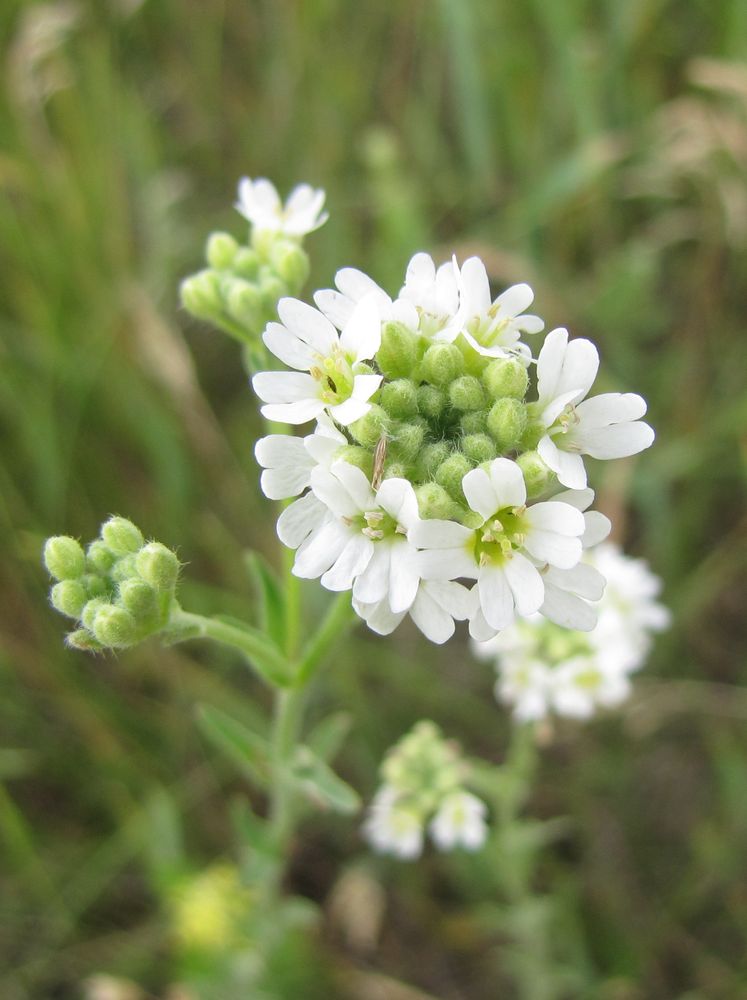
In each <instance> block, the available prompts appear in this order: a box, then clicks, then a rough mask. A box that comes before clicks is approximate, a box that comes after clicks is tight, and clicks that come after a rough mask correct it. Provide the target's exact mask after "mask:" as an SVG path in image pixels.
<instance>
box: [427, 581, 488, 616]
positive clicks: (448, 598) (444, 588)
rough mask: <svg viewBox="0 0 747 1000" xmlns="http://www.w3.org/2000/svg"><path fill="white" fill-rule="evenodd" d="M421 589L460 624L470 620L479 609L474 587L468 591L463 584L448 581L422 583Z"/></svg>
mask: <svg viewBox="0 0 747 1000" xmlns="http://www.w3.org/2000/svg"><path fill="white" fill-rule="evenodd" d="M420 589H421V590H423V591H425V592H426V593H427V594H428V596H429V597H432V598H433V600H434V601H435V602H436V603H437V604H439V605H440V606H441V607H442V608H443V609H444V610H445V611H448V612H449V614H450V615H451V616H452V617H453V618H456V620H457V621H460V622H461V621H464V620H465V619H467V618H469V617H470V615H472V614H474V613H475V610H476V609H477V608H478V607H479V600H478V596H477V593H476V591H475V589H474V587H473V588H472V589H471V590H467V588H466V587H463V586H462V584H461V583H454V582H453V581H447V580H427V581H425V582H423V583H421V585H420Z"/></svg>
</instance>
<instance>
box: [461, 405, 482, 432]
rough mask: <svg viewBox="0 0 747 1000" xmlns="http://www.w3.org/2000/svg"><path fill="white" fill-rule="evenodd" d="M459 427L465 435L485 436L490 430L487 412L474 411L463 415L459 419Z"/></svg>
mask: <svg viewBox="0 0 747 1000" xmlns="http://www.w3.org/2000/svg"><path fill="white" fill-rule="evenodd" d="M459 426H460V427H461V429H462V432H463V433H464V434H484V433H485V431H486V430H487V429H488V414H487V411H486V410H473V412H472V413H463V414H462V415H461V417H460V418H459Z"/></svg>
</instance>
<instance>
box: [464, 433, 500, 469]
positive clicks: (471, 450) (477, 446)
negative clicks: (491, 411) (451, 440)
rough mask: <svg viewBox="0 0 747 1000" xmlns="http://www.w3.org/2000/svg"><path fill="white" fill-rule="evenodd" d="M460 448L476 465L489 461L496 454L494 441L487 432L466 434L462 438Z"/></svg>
mask: <svg viewBox="0 0 747 1000" xmlns="http://www.w3.org/2000/svg"><path fill="white" fill-rule="evenodd" d="M461 448H462V451H463V452H464V454H465V455H466V456H467V458H469V459H471V460H472V461H473V462H474V463H475V464H476V465H479V464H480V463H481V462H489V461H490V460H491V459H493V458H496V456H497V454H498V453H497V451H496V447H495V442H494V441H493V439H492V438H491V437H490V436H489V435H488V434H467V435H466V437H463V438H462V443H461Z"/></svg>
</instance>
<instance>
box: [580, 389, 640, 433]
mask: <svg viewBox="0 0 747 1000" xmlns="http://www.w3.org/2000/svg"><path fill="white" fill-rule="evenodd" d="M645 412H646V400H645V399H643V398H642V397H641V396H637V395H636V394H635V393H634V392H625V393H623V392H603V393H601V394H600V395H599V396H592V397H591V399H585V400H584V401H583V402H582V403H579V404H578V406H577V407H576V413H577V415H578V418H579V420H580V421H581V423H582V424H583V425H584V427H585V428H586V427H588V428H592V427H608V426H609V425H610V424H622V423H627V422H629V421H631V420H638V419H640V417H642V416H643V414H644V413H645Z"/></svg>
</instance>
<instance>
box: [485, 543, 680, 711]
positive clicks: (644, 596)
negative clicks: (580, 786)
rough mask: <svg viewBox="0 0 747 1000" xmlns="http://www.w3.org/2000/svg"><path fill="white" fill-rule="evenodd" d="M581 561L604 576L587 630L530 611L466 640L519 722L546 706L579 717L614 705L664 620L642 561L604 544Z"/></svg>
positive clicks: (656, 584) (657, 585) (653, 580)
mask: <svg viewBox="0 0 747 1000" xmlns="http://www.w3.org/2000/svg"><path fill="white" fill-rule="evenodd" d="M583 565H584V566H588V567H589V568H593V569H594V570H596V571H597V572H599V573H601V574H602V575H603V576H604V578H605V579H606V581H607V585H606V587H605V591H604V595H603V597H602V599H601V600H600V601H598V602H596V610H597V613H598V622H597V624H596V626H595V628H593V629H592V630H591V631H590V632H573V631H569V630H567V629H562V628H558V627H557V626H556V625H554V624H553V623H552V622H549V621H547V619H545V618H544V617H543V616H541V615H534V616H532V617H531V618H529V619H526V620H524V621H518V622H516V623H515V624H514V625H513V626H511V627H510V628H507V629H506V630H505V631H503V632H501V634H500V635H497V636H495V637H494V638H493V639H491V640H489V641H488V642H482V643H474V650H475V652H476V654H477V655H478V656H479V657H481V658H483V659H489V660H493V661H494V662H495V665H496V669H497V671H498V681H497V683H496V696H497V697H498V698H499V700H500V701H503V702H505V703H507V704H509V705H513V709H514V715H515V716H516V717H517V718H518V719H520V720H523V721H529V720H537V719H543V718H545V717H546V716H547V715H548V714H549V713H550V712H554V713H556V714H557V715H562V716H569V717H571V718H577V719H585V718H588V717H590V716H591V715H593V713H594V712H595V710H596V709H598V708H610V707H613V706H615V705H618V704H620V703H621V702H622V701H623V700H624V699H625V698H626V697H627V696H628V694H629V692H630V675H631V674H632V673H633V672H634V671H636V670H638V669H639V668H640V667H641V666H643V664H644V662H645V659H646V656H647V655H648V652H649V650H650V648H651V643H652V639H653V634H654V633H656V632H659V631H661V630H662V629H664V628H666V627H667V625H668V624H669V618H670V616H669V611H668V610H667V608H665V607H664V606H663V605H662V604H660V603H658V601H657V600H656V598H657V596H658V594H659V592H660V590H661V581H660V580H659V578H658V577H656V576H654V574H653V573H652V572H651V570H650V569H649V568H648V566H647V564H646V562H645V561H644V560H642V559H631V558H629V557H628V556H626V555H624V554H623V553H622V552H621V551H620V549H619V548H618V547H617V546H616V545H613V544H611V543H605V544H603V545H600V546H599V547H598V548H596V549H593V550H592V551H591V552H589V553H587V554H586V555H585V559H584V564H583Z"/></svg>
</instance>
